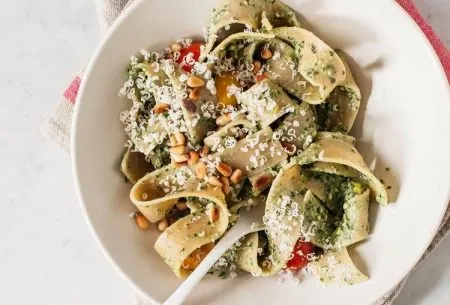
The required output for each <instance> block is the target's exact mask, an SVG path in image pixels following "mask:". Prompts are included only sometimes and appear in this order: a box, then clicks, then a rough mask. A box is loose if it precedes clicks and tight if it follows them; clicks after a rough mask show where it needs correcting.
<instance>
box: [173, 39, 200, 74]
mask: <svg viewBox="0 0 450 305" xmlns="http://www.w3.org/2000/svg"><path fill="white" fill-rule="evenodd" d="M202 45H203V44H202V43H201V42H193V43H191V45H190V46H189V47H186V48H184V49H182V50H181V51H180V57H178V59H177V63H178V64H180V66H181V68H182V69H183V70H184V71H186V72H191V70H192V66H193V64H192V63H187V62H186V57H187V56H188V55H189V54H192V55H190V56H189V57H190V58H192V60H194V61H198V59H199V57H200V47H201V46H202ZM191 56H192V57H191Z"/></svg>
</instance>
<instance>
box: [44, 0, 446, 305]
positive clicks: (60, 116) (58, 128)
mask: <svg viewBox="0 0 450 305" xmlns="http://www.w3.org/2000/svg"><path fill="white" fill-rule="evenodd" d="M133 1H134V0H96V2H97V8H98V17H99V22H100V29H101V30H102V33H104V32H105V31H106V30H107V29H108V28H109V27H110V26H111V25H112V24H113V22H114V21H115V20H116V18H117V17H118V16H119V15H120V13H121V12H122V11H123V10H124V9H126V7H127V6H128V5H129V4H130V3H131V2H133ZM396 1H397V3H398V4H400V5H401V6H402V7H403V9H405V11H406V12H408V14H409V15H410V16H411V17H412V18H413V19H414V20H415V21H416V23H417V24H418V25H419V26H420V28H421V29H422V31H423V32H424V33H425V35H426V36H427V38H428V39H429V41H430V42H431V44H432V45H433V47H434V49H435V51H436V53H437V55H438V57H439V59H440V60H441V63H442V66H443V67H444V70H445V73H446V75H447V78H448V80H449V82H450V52H449V50H448V49H447V48H446V47H445V46H444V44H443V43H442V41H441V40H440V39H439V37H438V36H437V35H436V34H435V33H434V31H433V29H432V28H431V26H430V25H429V24H428V23H427V22H426V21H425V20H424V19H423V18H422V16H421V15H420V14H419V12H418V10H417V8H416V7H415V6H414V4H413V3H412V2H411V0H396ZM83 73H84V68H83V69H81V70H80V72H79V73H78V74H77V75H76V76H75V77H74V79H73V80H72V82H71V83H70V84H69V86H68V87H67V88H66V90H65V91H64V93H63V97H62V98H61V100H60V101H59V102H58V104H57V105H56V107H55V110H54V111H53V113H52V114H51V116H50V118H49V120H48V122H47V124H46V126H45V129H44V133H45V134H46V135H47V136H48V137H49V138H50V139H52V140H53V141H54V142H55V143H56V144H57V145H58V146H59V147H61V148H63V149H64V150H65V151H66V152H69V151H70V133H71V121H72V113H73V108H74V105H75V101H76V97H77V94H78V89H79V87H80V83H81V79H82V77H83ZM449 231H450V207H449V208H447V211H446V213H445V216H444V219H443V221H442V224H441V226H440V228H439V231H438V233H437V234H436V236H435V237H434V239H433V241H432V242H431V244H430V246H429V247H428V249H427V250H426V251H425V253H424V254H423V256H422V258H421V259H420V261H419V262H418V263H417V265H416V267H417V266H418V265H420V263H421V262H422V261H423V260H424V259H426V258H427V257H428V255H429V254H430V253H431V252H432V251H433V250H434V249H435V248H436V247H437V246H438V245H439V243H440V242H441V241H442V240H443V238H444V237H445V236H446V235H447V234H448V232H449ZM416 267H415V268H416ZM415 268H414V269H415ZM412 271H414V270H411V272H412ZM407 279H408V275H407V276H406V277H405V278H404V279H403V280H402V281H401V282H400V283H399V284H398V285H397V286H396V287H395V288H394V289H393V290H392V291H390V292H389V293H388V294H386V295H385V296H384V297H382V298H381V299H380V300H378V301H377V302H376V303H375V304H374V305H391V304H393V303H394V301H395V299H396V298H397V296H398V294H399V293H400V291H401V289H402V288H403V287H404V285H405V284H406V282H407ZM132 304H133V305H150V304H151V303H150V302H149V301H147V300H146V299H145V298H144V297H141V296H140V295H138V294H134V295H133V303H132Z"/></svg>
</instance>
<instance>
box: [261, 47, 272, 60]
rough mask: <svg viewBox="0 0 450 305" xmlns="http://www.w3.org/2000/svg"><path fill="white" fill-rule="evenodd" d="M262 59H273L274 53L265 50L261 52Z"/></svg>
mask: <svg viewBox="0 0 450 305" xmlns="http://www.w3.org/2000/svg"><path fill="white" fill-rule="evenodd" d="M261 58H262V59H265V60H267V59H270V58H272V51H270V49H266V48H264V49H263V50H262V51H261Z"/></svg>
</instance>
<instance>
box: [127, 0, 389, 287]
mask: <svg viewBox="0 0 450 305" xmlns="http://www.w3.org/2000/svg"><path fill="white" fill-rule="evenodd" d="M128 75H129V77H128V80H127V81H126V82H125V84H124V86H123V88H122V89H121V90H120V94H122V95H124V96H126V97H128V98H129V99H130V100H131V107H130V108H129V109H128V110H126V111H123V112H122V113H121V115H120V119H121V121H122V122H123V123H124V125H125V132H126V134H127V137H128V140H127V151H126V153H125V155H124V157H123V160H122V164H121V169H122V171H123V173H124V174H125V176H126V178H127V179H128V180H129V181H130V182H131V183H133V187H132V190H131V192H130V198H131V201H132V203H133V204H134V205H135V206H136V208H137V209H138V212H136V213H135V214H134V217H135V219H136V223H137V225H138V227H139V228H141V229H147V228H148V227H149V225H150V223H157V228H158V229H159V230H160V231H161V232H162V233H161V235H160V236H159V238H158V239H157V241H156V243H155V246H154V247H155V250H156V251H157V252H158V254H159V255H160V256H161V258H162V259H163V260H164V262H165V263H166V264H167V265H168V266H169V267H170V268H171V269H172V271H173V272H174V273H175V275H176V276H178V277H185V276H187V275H188V274H189V273H190V272H191V271H192V270H194V269H195V268H196V266H198V264H199V263H200V262H201V260H202V259H203V258H204V257H205V256H206V255H207V254H208V252H209V251H211V249H212V248H213V247H214V244H215V243H217V242H218V241H219V240H220V238H221V237H222V236H223V235H224V234H226V232H227V230H228V229H229V228H230V227H231V226H233V224H234V223H235V221H236V220H237V219H238V217H239V210H240V209H243V208H251V207H252V206H254V205H256V204H262V205H265V215H264V217H263V219H262V220H261V221H262V222H263V223H264V225H265V230H264V231H260V232H256V233H252V234H249V235H247V236H245V237H244V238H242V239H241V240H240V241H239V242H238V243H236V244H235V245H234V246H233V247H232V248H231V249H230V250H229V251H228V252H227V253H225V254H224V256H223V257H222V258H221V259H220V260H219V261H218V262H217V263H216V265H215V266H214V268H213V270H212V272H218V274H219V276H221V277H225V276H227V275H230V276H232V277H233V276H235V275H236V271H237V270H242V271H246V272H249V273H251V274H252V275H254V276H272V275H275V274H277V273H279V272H280V271H282V270H290V271H291V272H298V271H299V270H301V269H303V268H305V267H307V268H308V269H309V270H312V271H313V272H314V273H315V274H316V275H317V276H319V277H320V279H321V281H322V282H325V283H338V284H342V283H343V284H355V283H359V282H361V281H364V280H366V279H367V276H366V275H364V274H363V273H362V272H360V271H359V270H358V269H357V268H356V266H355V265H354V264H353V263H352V260H351V258H350V256H349V254H348V252H347V247H348V246H349V245H352V244H354V243H357V242H360V241H362V240H364V239H366V238H367V237H368V235H369V222H368V215H369V202H370V201H371V199H373V200H375V201H377V202H378V203H379V204H381V205H387V204H388V197H387V194H386V191H385V188H384V186H383V184H382V183H381V182H380V181H379V180H378V179H377V178H376V177H375V176H374V175H373V174H372V172H371V171H370V170H369V168H368V167H367V165H366V163H365V161H364V159H363V157H362V156H361V155H360V154H359V152H358V151H357V150H356V148H355V146H354V144H355V139H354V138H353V137H352V136H350V135H348V133H349V131H350V130H351V129H352V126H353V123H354V121H355V118H356V116H357V113H358V109H359V106H360V100H361V93H360V90H359V88H358V86H357V84H356V83H355V80H354V78H353V76H352V72H351V70H350V68H349V66H348V64H347V62H346V59H345V54H344V53H343V52H341V51H339V50H334V49H332V48H331V47H330V46H328V45H327V44H326V43H325V42H323V41H322V40H320V39H319V38H318V37H317V36H316V35H314V34H313V33H312V32H310V31H308V30H306V29H304V28H302V26H301V25H300V23H299V22H298V20H297V18H296V15H295V13H294V12H293V11H292V10H291V9H290V8H289V7H288V6H286V5H285V4H283V3H282V2H280V1H277V0H224V1H222V2H221V4H220V5H219V6H218V7H217V8H216V9H214V10H213V12H212V13H211V16H210V19H209V26H208V28H207V32H206V42H204V43H203V42H198V41H197V42H193V41H192V40H189V39H182V40H179V41H177V42H175V43H173V44H171V45H170V46H169V47H168V48H166V49H165V50H162V51H160V52H148V51H145V50H143V51H141V54H140V55H139V56H138V57H132V58H131V62H130V65H129V68H128Z"/></svg>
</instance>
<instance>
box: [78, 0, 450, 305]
mask: <svg viewBox="0 0 450 305" xmlns="http://www.w3.org/2000/svg"><path fill="white" fill-rule="evenodd" d="M286 2H287V3H288V4H289V5H291V6H292V7H293V8H294V9H295V10H296V11H298V12H300V13H301V16H300V20H301V22H302V24H303V25H304V26H306V27H308V28H310V29H313V31H314V32H315V33H316V34H317V35H318V36H319V37H321V38H322V39H324V40H325V41H326V42H328V43H329V44H330V45H331V46H333V47H335V48H341V49H343V50H345V51H346V52H347V53H348V54H349V55H350V56H351V58H352V60H351V67H352V69H353V71H354V74H355V76H356V79H357V82H358V84H359V85H360V87H361V91H362V93H363V106H362V109H361V111H360V113H359V115H358V121H357V122H356V126H355V128H354V132H353V133H354V135H355V136H356V137H357V139H358V148H359V150H360V151H361V153H362V154H363V155H364V157H365V158H366V161H367V162H368V164H371V165H373V166H375V173H376V174H377V175H378V176H379V177H380V178H382V179H383V180H384V181H385V182H386V184H388V185H391V186H392V187H393V188H392V189H391V190H390V192H389V193H390V196H391V199H393V200H394V203H393V204H392V205H391V206H389V207H387V208H381V207H378V206H377V205H376V204H373V205H372V206H371V223H372V228H373V234H372V235H371V237H370V238H369V240H367V241H366V242H364V243H362V244H359V245H357V246H356V247H355V248H356V249H355V250H356V252H357V253H358V254H357V255H356V254H354V255H353V258H354V259H355V261H356V263H357V264H358V265H359V267H361V268H362V269H363V270H364V271H365V272H367V273H368V275H369V276H370V280H369V281H367V282H365V283H363V284H360V285H356V286H352V287H346V288H336V287H328V288H323V287H320V285H318V281H317V280H316V279H315V278H313V277H311V278H307V279H306V280H304V281H303V282H302V283H301V284H300V285H293V284H277V281H278V278H277V277H275V278H252V277H251V276H241V277H239V278H236V279H234V280H220V279H208V280H204V281H203V282H202V283H201V284H200V285H199V286H198V287H197V289H196V290H195V292H194V293H193V295H192V296H191V297H190V298H189V301H188V304H260V305H263V304H277V303H278V302H279V303H283V304H286V305H287V304H298V303H303V304H308V305H316V304H327V305H328V304H330V303H332V304H335V305H340V304H345V305H365V304H368V305H369V304H372V303H373V302H374V301H376V300H377V299H378V298H379V297H381V296H383V295H384V294H385V293H387V292H388V291H389V290H390V289H391V288H393V287H394V285H395V284H397V283H398V282H399V281H400V280H401V279H402V278H403V277H404V276H405V275H406V274H407V272H408V271H409V270H411V268H412V267H413V266H414V264H415V263H416V262H417V261H418V260H419V258H420V256H421V255H422V253H423V252H424V251H425V249H426V248H427V246H428V245H429V243H430V241H431V239H432V237H433V236H434V235H435V233H436V231H437V229H438V226H439V224H440V222H441V219H442V216H443V214H444V212H445V210H446V207H447V202H448V198H449V196H448V195H449V192H448V190H449V185H450V181H449V177H450V174H449V172H450V168H449V161H448V160H449V156H450V154H449V132H450V128H449V123H448V121H449V120H450V119H449V118H450V109H449V105H450V104H449V92H448V91H449V90H448V82H447V80H446V78H445V75H444V72H443V69H442V67H441V65H440V64H439V61H438V59H437V56H436V54H435V53H434V51H433V50H432V48H431V46H430V44H429V43H428V41H427V40H426V38H425V36H424V35H423V34H422V32H421V31H420V29H419V28H418V27H417V26H416V24H415V23H414V22H413V20H412V19H410V17H409V16H408V15H407V14H406V13H405V12H404V11H403V10H402V9H401V8H400V7H399V6H398V5H397V4H396V3H395V2H394V1H359V0H348V1H335V0H309V1H286ZM214 5H215V1H194V0H193V1H175V0H147V1H137V2H136V3H135V4H133V5H132V7H131V8H130V9H129V10H128V11H127V12H126V13H125V14H123V15H122V16H121V17H120V18H119V20H118V22H116V24H115V25H114V26H113V27H112V29H111V30H110V31H109V32H108V34H107V35H106V37H105V39H104V41H103V42H102V44H101V45H100V47H99V48H98V49H97V51H96V52H95V54H94V56H93V58H92V60H91V62H90V65H89V67H88V69H87V72H86V74H85V76H84V78H83V83H82V86H81V90H80V94H79V98H78V101H77V107H76V111H75V116H74V120H73V121H74V123H73V142H72V157H73V158H72V160H73V169H74V173H75V181H76V188H77V190H78V194H79V197H80V201H81V202H82V206H83V209H84V212H85V215H86V219H87V221H88V224H89V226H90V227H91V229H92V232H93V233H94V235H95V236H96V239H97V240H98V242H99V244H100V246H101V247H102V249H103V250H104V253H105V255H106V256H107V258H108V259H109V260H110V261H111V262H112V264H113V265H114V266H115V267H116V269H117V270H118V271H119V272H120V273H121V274H122V275H123V276H124V277H125V278H126V279H127V280H128V281H129V282H130V283H131V284H132V285H133V287H134V288H135V289H136V290H138V291H140V292H141V293H142V294H143V295H145V296H147V297H148V298H149V299H150V300H152V301H154V302H162V301H163V300H164V299H165V298H166V297H167V296H168V295H169V294H170V293H171V292H172V291H173V290H174V289H175V288H176V286H177V285H178V284H179V283H180V280H179V279H177V278H176V277H175V276H174V275H173V273H172V272H171V271H170V269H169V267H167V266H166V265H165V264H164V263H163V261H162V259H161V258H160V257H159V256H158V255H157V254H156V252H155V251H154V249H153V243H154V241H155V239H156V238H157V235H158V233H157V232H156V230H150V231H148V232H144V233H143V232H141V231H139V230H138V229H136V226H135V224H134V222H133V221H132V220H131V219H130V218H129V217H128V214H129V213H130V212H132V211H134V210H135V208H134V207H133V205H132V204H131V202H130V200H129V197H128V196H129V190H130V185H129V184H125V183H124V179H123V177H122V175H121V174H120V172H119V170H118V168H119V161H120V159H121V156H122V153H123V150H124V149H123V146H122V145H123V142H124V131H123V126H122V124H121V123H120V121H119V112H120V111H121V110H123V109H124V108H125V107H126V105H127V104H126V103H125V101H124V100H123V99H121V98H119V97H118V96H117V91H118V90H119V88H120V86H121V85H122V82H123V81H124V80H125V77H126V67H127V63H128V60H129V57H130V55H132V54H136V53H137V52H138V51H140V50H141V49H142V48H149V49H151V50H159V49H161V48H162V47H165V46H166V45H167V44H168V43H170V42H172V41H174V40H175V39H178V38H182V37H192V36H200V35H202V33H203V28H204V26H205V25H206V21H207V17H208V14H209V12H210V10H211V9H212V8H213V6H214ZM386 167H390V168H391V170H390V171H386V170H385V168H386Z"/></svg>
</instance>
